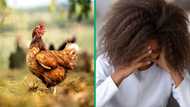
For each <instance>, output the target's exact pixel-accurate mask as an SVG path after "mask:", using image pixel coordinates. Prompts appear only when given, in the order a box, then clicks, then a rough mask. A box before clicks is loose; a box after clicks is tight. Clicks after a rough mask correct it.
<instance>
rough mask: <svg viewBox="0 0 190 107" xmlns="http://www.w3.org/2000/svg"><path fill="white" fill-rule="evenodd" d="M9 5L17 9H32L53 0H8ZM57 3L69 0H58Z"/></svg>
mask: <svg viewBox="0 0 190 107" xmlns="http://www.w3.org/2000/svg"><path fill="white" fill-rule="evenodd" d="M6 3H7V5H8V7H11V8H16V9H30V8H36V7H42V6H48V5H49V4H50V3H51V0H6ZM57 3H58V4H59V3H65V4H67V3H68V0H57Z"/></svg>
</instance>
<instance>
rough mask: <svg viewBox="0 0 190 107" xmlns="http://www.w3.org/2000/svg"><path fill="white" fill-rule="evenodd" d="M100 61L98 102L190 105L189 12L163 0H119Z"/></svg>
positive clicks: (105, 105) (115, 106)
mask: <svg viewBox="0 0 190 107" xmlns="http://www.w3.org/2000/svg"><path fill="white" fill-rule="evenodd" d="M102 31H103V39H102V45H103V46H104V53H103V54H102V55H100V56H99V57H98V58H97V61H96V67H97V69H96V101H97V104H96V105H97V107H166V106H167V103H168V99H169V97H170V95H172V96H173V97H174V98H175V99H176V100H177V102H178V103H179V105H180V107H190V76H189V73H188V72H187V70H186V69H187V68H188V67H189V65H190V38H189V32H188V18H187V14H186V13H185V12H184V11H183V10H182V9H181V8H178V7H177V6H175V5H173V4H169V3H166V2H165V1H164V0H119V1H118V2H117V3H116V4H115V5H114V6H113V8H112V10H111V12H110V13H109V17H108V20H107V22H106V23H105V25H104V27H103V30H102Z"/></svg>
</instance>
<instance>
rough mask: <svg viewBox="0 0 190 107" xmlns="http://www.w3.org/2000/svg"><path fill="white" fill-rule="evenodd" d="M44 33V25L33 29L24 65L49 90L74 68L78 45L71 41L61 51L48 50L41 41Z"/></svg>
mask: <svg viewBox="0 0 190 107" xmlns="http://www.w3.org/2000/svg"><path fill="white" fill-rule="evenodd" d="M44 32H45V26H44V24H39V25H38V26H36V27H35V28H34V30H33V33H32V42H31V44H30V47H29V49H28V52H27V55H26V63H27V66H28V68H29V70H30V71H31V72H32V73H33V74H34V75H36V76H37V77H38V78H39V79H41V80H42V82H43V83H44V84H45V85H46V86H47V88H49V87H53V86H55V85H57V84H59V83H60V82H62V81H63V80H64V79H65V78H66V74H67V71H68V70H73V69H74V68H75V66H76V60H77V57H78V55H77V51H78V45H77V44H75V39H73V40H70V41H67V43H66V46H65V48H64V49H63V50H60V51H56V50H48V49H46V47H45V44H44V42H43V40H42V36H43V35H44Z"/></svg>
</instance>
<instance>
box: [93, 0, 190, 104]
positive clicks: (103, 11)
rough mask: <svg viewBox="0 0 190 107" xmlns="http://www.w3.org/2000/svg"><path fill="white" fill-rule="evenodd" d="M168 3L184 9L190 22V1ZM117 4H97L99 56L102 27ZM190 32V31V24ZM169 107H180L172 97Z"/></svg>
mask: <svg viewBox="0 0 190 107" xmlns="http://www.w3.org/2000/svg"><path fill="white" fill-rule="evenodd" d="M165 1H166V2H170V3H174V4H175V5H177V6H179V7H181V8H183V9H184V10H185V11H186V12H187V14H188V17H189V21H190V0H165ZM115 2H117V0H109V1H102V0H96V4H97V7H96V8H97V13H96V14H97V16H96V19H97V24H96V25H97V26H96V29H97V41H96V48H97V56H98V55H100V54H101V53H102V46H101V44H100V40H101V37H102V35H101V29H102V26H103V25H104V22H105V20H106V15H107V12H108V11H109V10H110V8H111V6H112V4H114V3H115ZM189 30H190V23H189ZM167 107H179V105H178V103H177V102H176V100H175V99H174V98H173V97H172V96H171V97H170V99H169V103H168V105H167Z"/></svg>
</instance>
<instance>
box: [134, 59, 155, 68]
mask: <svg viewBox="0 0 190 107" xmlns="http://www.w3.org/2000/svg"><path fill="white" fill-rule="evenodd" d="M151 63H152V62H151V61H146V62H139V63H137V64H136V65H135V68H137V69H138V68H140V67H142V66H146V65H150V64H151Z"/></svg>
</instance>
